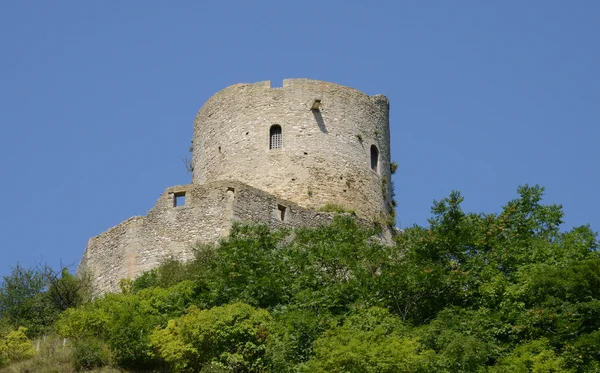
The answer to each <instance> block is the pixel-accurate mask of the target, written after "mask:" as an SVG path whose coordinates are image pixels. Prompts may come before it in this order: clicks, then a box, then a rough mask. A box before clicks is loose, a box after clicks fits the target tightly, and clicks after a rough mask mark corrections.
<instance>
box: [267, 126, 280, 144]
mask: <svg viewBox="0 0 600 373" xmlns="http://www.w3.org/2000/svg"><path fill="white" fill-rule="evenodd" d="M269 139H270V140H269V149H281V145H282V143H283V139H282V135H281V126H280V125H278V124H274V125H272V126H271V129H270V130H269Z"/></svg>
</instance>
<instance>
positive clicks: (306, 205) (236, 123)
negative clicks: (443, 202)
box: [78, 79, 393, 294]
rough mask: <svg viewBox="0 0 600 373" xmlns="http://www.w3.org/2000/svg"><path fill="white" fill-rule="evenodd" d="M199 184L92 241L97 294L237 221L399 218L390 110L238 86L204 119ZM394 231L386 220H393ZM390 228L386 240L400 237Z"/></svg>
mask: <svg viewBox="0 0 600 373" xmlns="http://www.w3.org/2000/svg"><path fill="white" fill-rule="evenodd" d="M192 143H193V157H192V164H191V166H192V167H191V168H192V173H193V175H192V183H191V184H188V185H182V186H174V187H170V188H168V189H167V190H166V191H165V192H164V193H163V194H162V196H161V197H160V198H159V200H158V201H157V203H156V205H155V206H154V207H153V208H152V209H151V210H150V211H149V212H148V214H147V215H146V216H135V217H132V218H130V219H128V220H126V221H124V222H122V223H121V224H119V225H117V226H115V227H113V228H111V229H109V230H108V231H106V232H104V233H102V234H100V235H98V236H96V237H93V238H91V239H90V240H89V242H88V245H87V247H86V250H85V253H84V255H83V258H82V260H81V263H80V264H79V268H78V272H81V271H86V272H88V273H89V274H90V275H91V278H92V282H93V287H94V289H95V291H96V293H99V294H101V293H105V292H113V291H118V290H119V282H120V280H121V279H122V278H131V279H133V278H135V277H137V276H138V275H140V274H141V273H143V272H145V271H148V270H150V269H153V268H156V267H157V266H158V265H160V263H161V262H162V261H163V260H164V259H165V258H174V259H177V260H182V261H185V260H188V259H191V258H192V257H193V250H192V246H193V245H194V244H195V243H197V242H200V243H214V242H217V241H218V240H219V238H221V237H224V236H227V235H228V233H229V230H230V228H231V225H232V222H233V221H241V222H255V223H266V224H268V225H269V226H270V227H272V228H278V227H304V226H317V225H321V224H327V223H328V222H330V221H331V219H332V213H329V212H325V211H327V209H323V207H324V206H330V207H331V206H339V207H341V208H343V209H345V210H348V211H354V212H355V213H356V215H357V216H358V218H359V219H362V220H363V221H367V222H369V221H370V222H373V221H375V222H377V221H379V222H381V221H384V222H386V221H389V220H390V216H392V217H393V215H392V214H393V206H392V186H391V182H390V181H391V172H390V131H389V102H388V99H387V98H386V97H385V96H383V95H375V96H368V95H366V94H364V93H362V92H360V91H358V90H356V89H353V88H349V87H344V86H341V85H339V84H335V83H328V82H322V81H317V80H310V79H286V80H284V81H283V87H281V88H271V85H270V82H269V81H265V82H260V83H254V84H236V85H233V86H231V87H228V88H225V89H223V90H221V91H219V92H217V93H216V94H215V95H213V96H212V97H211V98H210V99H209V100H208V101H207V102H206V103H205V104H204V106H203V107H202V108H201V109H200V111H199V112H198V114H197V116H196V119H195V121H194V137H193V141H192ZM383 225H385V224H383ZM390 235H391V230H385V229H384V234H383V236H382V239H383V240H388V241H389V240H390V237H391V236H390Z"/></svg>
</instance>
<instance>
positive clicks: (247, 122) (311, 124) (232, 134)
mask: <svg viewBox="0 0 600 373" xmlns="http://www.w3.org/2000/svg"><path fill="white" fill-rule="evenodd" d="M315 99H320V100H321V104H320V108H319V110H311V105H312V103H313V102H314V100H315ZM274 124H278V125H280V126H281V127H282V135H283V145H282V148H281V149H269V129H270V127H271V126H272V125H274ZM371 145H376V146H377V148H378V149H379V166H378V169H377V171H376V172H374V171H373V170H371V151H370V148H371ZM193 163H194V172H193V183H195V184H204V183H208V182H212V181H216V180H242V181H244V182H245V183H247V184H248V185H250V186H253V187H255V188H257V189H260V190H263V191H265V192H268V193H270V194H273V195H275V196H277V197H279V198H282V199H285V200H289V201H292V202H295V203H297V204H298V205H300V206H303V207H306V208H312V209H318V208H320V207H322V206H323V205H325V204H327V203H333V204H337V205H340V206H343V207H345V208H347V209H350V210H354V211H356V213H357V214H358V215H359V216H362V217H364V218H367V219H380V218H381V217H382V216H383V217H384V216H387V214H388V212H389V207H388V206H389V203H390V202H391V186H390V182H389V181H390V180H391V178H390V140H389V103H388V100H387V98H386V97H385V96H382V95H376V96H368V95H366V94H364V93H361V92H359V91H357V90H355V89H352V88H349V87H344V86H341V85H338V84H334V83H326V82H321V81H315V80H309V79H286V80H284V81H283V87H282V88H271V87H270V83H269V82H268V81H267V82H261V83H255V84H237V85H234V86H231V87H229V88H225V89H223V90H222V91H220V92H218V93H216V94H215V95H214V96H213V97H211V98H210V99H209V100H208V101H207V102H206V103H205V105H204V106H203V107H202V108H201V109H200V111H199V112H198V115H197V117H196V120H195V122H194V139H193Z"/></svg>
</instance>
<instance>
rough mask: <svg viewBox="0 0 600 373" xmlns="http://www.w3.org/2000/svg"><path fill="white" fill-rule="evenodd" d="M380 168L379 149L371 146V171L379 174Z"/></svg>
mask: <svg viewBox="0 0 600 373" xmlns="http://www.w3.org/2000/svg"><path fill="white" fill-rule="evenodd" d="M378 167H379V149H377V147H376V146H375V145H371V170H373V171H375V172H377V171H378Z"/></svg>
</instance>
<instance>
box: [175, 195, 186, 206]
mask: <svg viewBox="0 0 600 373" xmlns="http://www.w3.org/2000/svg"><path fill="white" fill-rule="evenodd" d="M178 206H185V192H177V193H175V194H174V195H173V207H178Z"/></svg>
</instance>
